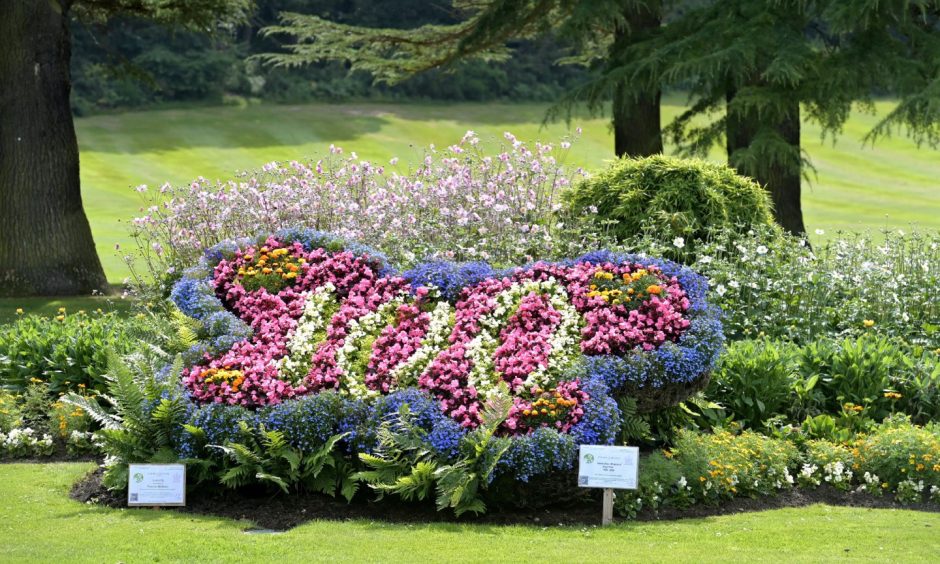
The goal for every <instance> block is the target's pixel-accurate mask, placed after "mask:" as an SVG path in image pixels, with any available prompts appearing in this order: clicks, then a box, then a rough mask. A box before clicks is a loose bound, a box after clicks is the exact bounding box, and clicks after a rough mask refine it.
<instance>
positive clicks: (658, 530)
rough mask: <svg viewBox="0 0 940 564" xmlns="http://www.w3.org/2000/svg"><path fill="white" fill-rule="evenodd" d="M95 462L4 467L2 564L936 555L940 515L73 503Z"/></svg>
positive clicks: (0, 477) (0, 468) (901, 558)
mask: <svg viewBox="0 0 940 564" xmlns="http://www.w3.org/2000/svg"><path fill="white" fill-rule="evenodd" d="M91 468H92V465H91V464H88V463H70V464H4V465H0V562H24V561H44V562H55V561H62V562H158V561H159V562H165V561H200V562H207V561H211V562H249V561H251V562H279V561H289V562H295V561H296V562H300V561H304V562H309V561H316V562H322V561H372V562H424V561H431V562H478V561H479V562H520V561H524V562H605V561H607V562H609V561H618V562H620V561H632V562H643V561H662V562H760V561H786V562H832V561H866V562H868V561H885V562H887V561H896V562H927V561H934V562H935V561H936V557H937V555H938V554H940V534H938V532H937V531H938V529H940V514H937V513H917V512H913V511H895V510H869V509H851V508H842V507H828V506H824V505H817V506H812V507H808V508H803V509H783V510H774V511H766V512H761V513H749V514H743V515H735V516H726V517H713V518H707V519H694V520H684V521H675V522H659V523H622V524H618V525H615V526H613V527H609V528H606V529H600V528H590V527H586V528H555V527H548V528H539V527H521V526H511V527H500V526H491V525H486V526H478V525H472V524H429V525H397V524H387V523H375V522H368V521H348V522H327V521H321V522H311V523H308V524H306V525H303V526H300V527H297V528H296V529H292V530H290V531H288V532H285V533H283V534H275V535H249V534H245V533H244V532H243V531H244V530H245V529H246V528H249V527H250V526H251V524H250V523H248V522H238V521H231V520H227V519H219V518H212V517H197V516H192V515H186V514H182V513H177V512H174V511H170V510H145V509H135V510H115V509H105V508H101V507H96V506H92V505H85V504H81V503H79V502H75V501H72V500H70V499H69V498H68V496H67V492H68V489H69V487H70V485H71V484H72V483H73V482H74V481H75V480H77V479H78V478H79V477H80V476H81V475H82V474H83V473H85V472H87V471H88V470H90V469H91Z"/></svg>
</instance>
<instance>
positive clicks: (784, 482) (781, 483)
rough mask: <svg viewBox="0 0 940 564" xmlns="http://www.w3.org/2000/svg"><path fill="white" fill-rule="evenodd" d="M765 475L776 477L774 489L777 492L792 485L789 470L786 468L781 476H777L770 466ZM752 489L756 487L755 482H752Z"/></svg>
mask: <svg viewBox="0 0 940 564" xmlns="http://www.w3.org/2000/svg"><path fill="white" fill-rule="evenodd" d="M767 475H768V476H770V477H775V476H776V479H775V480H774V488H776V489H778V490H782V489H783V488H785V487H790V486H792V485H793V483H794V480H793V476H791V475H790V470H789V469H788V468H784V469H783V474H782V475H780V476H777V469H776V468H774V467H772V466H771V467H770V468H768V469H767ZM754 487H755V488H756V487H758V482H757V480H755V481H754Z"/></svg>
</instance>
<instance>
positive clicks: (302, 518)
mask: <svg viewBox="0 0 940 564" xmlns="http://www.w3.org/2000/svg"><path fill="white" fill-rule="evenodd" d="M71 497H72V498H73V499H76V500H78V501H81V502H89V503H98V504H103V505H107V506H110V507H126V501H127V499H126V497H124V496H120V495H115V494H114V493H112V492H109V491H108V490H107V489H105V488H104V487H103V486H102V485H101V470H100V469H99V470H96V471H95V472H92V473H90V474H88V475H87V476H86V477H85V478H83V479H82V480H81V481H79V482H78V483H76V484H75V486H74V487H73V488H72V492H71ZM186 503H187V506H186V507H173V508H167V509H168V510H174V511H181V512H184V513H193V514H198V515H213V516H219V517H228V518H231V519H236V520H247V521H252V522H253V523H254V524H255V525H256V526H257V527H258V528H262V529H272V530H285V529H290V528H291V527H296V526H297V525H301V524H303V523H304V522H306V521H311V520H314V519H321V520H323V519H325V520H335V521H342V520H349V519H366V520H371V521H386V522H391V523H452V522H472V523H485V524H496V525H512V524H521V525H537V526H565V525H569V526H570V525H581V526H584V525H588V526H590V525H599V524H600V515H601V502H600V499H599V494H598V495H597V496H596V498H595V499H590V500H587V501H585V502H573V503H569V504H567V505H565V506H564V507H561V506H558V507H547V508H541V509H503V510H498V511H491V512H488V513H486V514H484V515H482V516H479V517H473V516H464V517H463V518H461V519H457V518H455V517H454V516H453V513H452V512H451V511H444V512H438V511H436V510H435V508H434V506H433V505H432V504H419V503H407V504H406V503H403V502H400V501H398V500H397V498H394V497H392V498H385V499H384V500H382V501H381V502H374V501H372V500H371V499H370V496H369V495H362V494H360V495H358V496H357V497H356V498H355V499H354V500H353V501H352V503H346V502H345V500H342V499H334V498H331V497H328V496H324V495H320V494H297V495H289V496H288V495H274V496H272V495H270V494H268V495H264V494H261V493H251V492H231V491H226V492H215V493H211V494H205V493H204V494H195V495H193V494H189V497H188V499H187V500H186ZM814 503H826V504H829V505H843V506H851V507H865V508H886V509H914V510H920V511H930V512H940V505H937V504H927V503H918V504H908V505H902V504H900V503H897V502H896V501H895V500H894V497H893V496H891V495H885V496H884V497H875V496H872V495H868V494H857V493H847V492H842V491H839V490H836V489H835V488H832V487H828V486H824V487H820V488H818V489H816V490H791V491H788V492H784V493H781V494H780V495H777V496H775V497H765V498H760V499H749V498H741V499H735V500H733V501H730V502H727V503H724V504H723V505H720V506H693V507H691V508H689V509H675V508H665V509H660V510H658V511H653V510H649V509H647V510H643V511H641V512H640V514H639V515H638V516H637V518H636V520H638V521H658V520H674V519H688V518H701V517H710V516H714V515H730V514H735V513H745V512H751V511H764V510H768V509H779V508H785V507H803V506H807V505H811V504H814Z"/></svg>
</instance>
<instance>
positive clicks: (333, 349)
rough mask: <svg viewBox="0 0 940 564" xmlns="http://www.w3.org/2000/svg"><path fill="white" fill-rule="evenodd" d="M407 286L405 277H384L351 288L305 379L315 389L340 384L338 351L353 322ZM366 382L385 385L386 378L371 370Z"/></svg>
mask: <svg viewBox="0 0 940 564" xmlns="http://www.w3.org/2000/svg"><path fill="white" fill-rule="evenodd" d="M406 287H407V284H406V282H405V281H404V279H403V278H399V277H395V278H380V279H378V280H375V281H370V283H369V284H366V285H364V286H363V287H362V288H357V289H356V291H354V292H350V294H349V297H348V298H346V300H345V301H343V303H342V305H341V306H340V308H339V311H338V312H336V313H335V314H334V315H333V317H332V319H331V320H330V324H329V326H328V327H327V329H326V340H325V341H324V342H323V343H321V344H320V346H319V347H317V351H316V352H315V353H314V355H313V362H312V364H311V366H310V372H309V374H307V377H306V379H305V382H306V383H307V385H308V386H309V387H310V389H311V390H312V391H314V392H319V391H322V390H327V389H334V390H338V389H339V388H340V385H341V384H342V379H343V376H344V374H343V370H342V369H341V368H340V367H339V365H338V364H337V359H336V353H337V352H338V351H339V349H340V348H341V347H343V345H344V343H345V340H346V336H347V332H348V329H349V323H350V322H351V321H353V320H355V319H359V318H360V317H362V316H364V315H366V314H369V313H373V312H375V311H376V310H377V309H378V308H379V306H380V305H382V304H384V303H387V302H389V301H391V300H392V298H394V297H395V296H396V295H397V294H399V293H400V292H401V291H402V290H403V289H405V288H406ZM392 330H393V331H394V330H395V328H394V327H393V328H392ZM366 382H367V386H368V387H370V388H371V389H382V382H381V380H380V379H378V378H369V375H368V374H367V375H366ZM369 384H371V386H370V385H369ZM383 391H385V390H383Z"/></svg>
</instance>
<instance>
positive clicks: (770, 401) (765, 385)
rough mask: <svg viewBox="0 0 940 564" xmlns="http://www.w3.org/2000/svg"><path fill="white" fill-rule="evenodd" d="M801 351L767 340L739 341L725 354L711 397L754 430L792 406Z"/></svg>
mask: <svg viewBox="0 0 940 564" xmlns="http://www.w3.org/2000/svg"><path fill="white" fill-rule="evenodd" d="M797 353H798V348H797V347H796V346H794V345H792V344H789V343H784V342H774V341H771V340H767V339H760V340H754V341H738V342H734V343H731V344H730V345H729V346H728V348H727V349H726V350H725V352H724V354H723V355H722V356H721V359H720V361H719V364H718V369H717V370H716V372H715V374H714V375H713V377H712V380H711V383H710V385H709V387H708V391H707V395H708V397H709V398H710V399H712V400H714V401H717V402H718V403H719V404H721V405H722V406H723V407H724V409H725V410H726V411H727V412H728V414H729V415H731V416H732V417H733V418H734V420H735V421H738V422H739V423H741V424H742V425H744V426H745V427H747V428H750V429H760V428H761V427H762V425H763V422H764V421H766V420H767V419H769V418H771V417H773V416H774V415H778V414H781V413H786V411H787V407H788V406H789V405H791V404H792V402H793V396H792V384H793V381H794V380H795V379H796V372H797V365H796V358H797Z"/></svg>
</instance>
